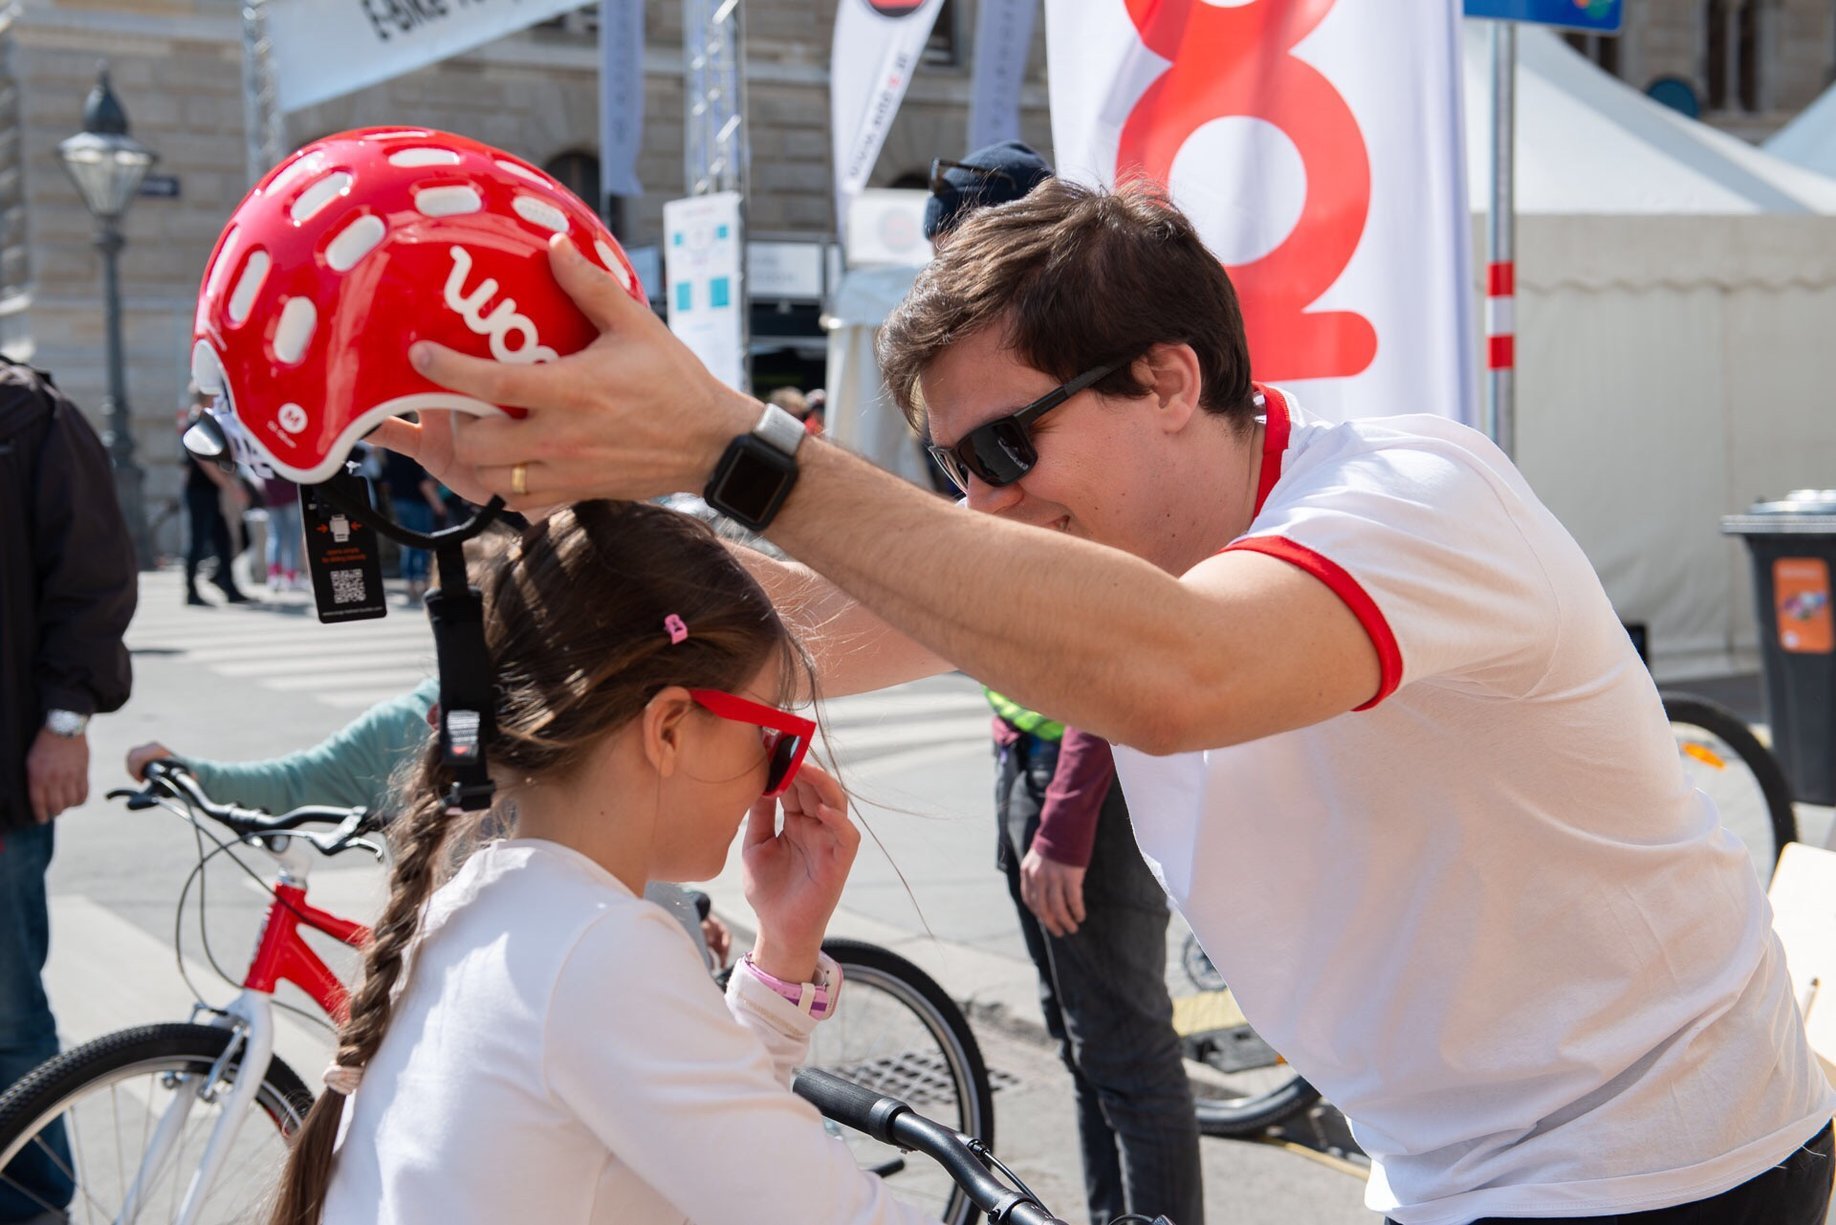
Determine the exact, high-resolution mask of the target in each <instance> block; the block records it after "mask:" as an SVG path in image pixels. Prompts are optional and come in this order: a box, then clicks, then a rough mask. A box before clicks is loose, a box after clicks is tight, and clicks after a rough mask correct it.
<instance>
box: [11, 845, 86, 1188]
mask: <svg viewBox="0 0 1836 1225" xmlns="http://www.w3.org/2000/svg"><path fill="white" fill-rule="evenodd" d="M55 828H56V827H55V826H52V825H33V826H29V827H27V828H25V829H15V830H8V831H6V832H5V833H3V834H0V1089H4V1088H6V1087H8V1086H10V1085H12V1083H13V1082H14V1081H16V1080H18V1079H20V1078H21V1077H23V1076H24V1075H25V1074H26V1073H27V1072H30V1071H31V1070H32V1069H33V1068H35V1067H37V1066H38V1065H39V1064H41V1063H43V1062H44V1061H45V1060H47V1059H49V1058H51V1057H52V1056H53V1055H55V1054H57V1021H56V1019H55V1018H54V1017H52V1015H51V1002H50V1001H49V1000H48V999H46V998H45V987H44V983H43V981H42V980H41V979H40V974H41V973H42V972H43V971H44V968H45V954H46V953H47V952H48V950H49V947H50V939H51V917H50V911H49V907H48V905H47V902H46V898H45V871H46V869H47V868H49V867H50V866H51V846H52V830H53V829H55ZM46 1138H47V1140H48V1141H49V1142H50V1143H51V1144H52V1145H53V1147H54V1148H55V1149H56V1150H57V1153H56V1155H57V1157H58V1159H59V1160H61V1161H62V1162H63V1164H64V1167H65V1168H66V1169H68V1168H69V1165H70V1153H69V1149H68V1148H67V1147H66V1146H65V1143H64V1135H63V1132H62V1130H61V1129H60V1130H58V1131H56V1132H55V1133H48V1134H47V1137H46ZM72 1190H73V1188H72V1187H71V1184H70V1181H69V1180H68V1179H67V1178H64V1177H63V1176H62V1174H60V1173H59V1171H58V1169H57V1166H56V1165H55V1164H54V1163H53V1162H52V1161H51V1159H50V1154H47V1153H45V1152H44V1151H42V1150H38V1151H36V1152H27V1153H24V1154H22V1155H21V1156H19V1157H18V1158H17V1159H15V1160H14V1162H13V1164H12V1165H10V1166H8V1167H7V1168H6V1169H5V1170H4V1171H0V1221H24V1220H30V1219H31V1218H32V1217H34V1216H37V1215H38V1214H39V1213H40V1212H42V1211H43V1210H44V1209H45V1208H46V1207H48V1206H55V1207H62V1206H63V1205H65V1204H68V1203H69V1202H70V1199H71V1194H72Z"/></svg>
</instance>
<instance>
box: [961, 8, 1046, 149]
mask: <svg viewBox="0 0 1836 1225" xmlns="http://www.w3.org/2000/svg"><path fill="white" fill-rule="evenodd" d="M1038 10H1039V0H981V4H980V6H979V7H978V8H977V9H976V14H975V79H974V85H973V88H972V89H971V91H970V94H969V139H968V142H967V143H966V144H964V145H963V149H964V151H965V152H972V151H974V150H976V149H986V148H987V147H988V146H989V145H994V144H999V143H1000V142H1002V141H1004V140H1019V139H1020V89H1021V87H1022V86H1023V85H1025V84H1026V58H1027V53H1028V52H1030V51H1031V50H1032V49H1033V15H1034V14H1035V13H1036V12H1038Z"/></svg>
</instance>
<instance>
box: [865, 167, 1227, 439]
mask: <svg viewBox="0 0 1836 1225" xmlns="http://www.w3.org/2000/svg"><path fill="white" fill-rule="evenodd" d="M991 325H993V326H999V327H1001V328H1003V329H1004V330H1005V333H1006V340H1007V344H1008V346H1009V347H1011V348H1012V349H1013V350H1014V352H1015V354H1016V355H1017V356H1018V357H1019V358H1020V360H1021V361H1023V362H1025V363H1026V364H1027V365H1029V366H1031V367H1033V368H1034V369H1036V370H1039V371H1041V372H1043V373H1045V374H1049V375H1051V376H1052V377H1053V378H1055V379H1058V380H1060V381H1067V380H1070V379H1073V378H1076V377H1077V376H1078V375H1079V374H1082V373H1083V372H1084V371H1086V370H1089V369H1091V368H1093V367H1095V366H1100V365H1103V364H1104V363H1106V362H1124V363H1132V362H1133V361H1134V360H1135V359H1136V358H1139V357H1141V356H1142V355H1143V354H1145V353H1146V352H1147V350H1148V348H1149V347H1150V346H1152V345H1156V344H1188V345H1191V346H1192V348H1193V351H1194V352H1196V353H1197V354H1198V361H1199V371H1200V374H1201V376H1202V383H1201V391H1200V400H1199V403H1200V405H1201V406H1202V407H1204V408H1205V409H1207V410H1208V411H1210V412H1214V413H1219V414H1222V415H1224V416H1228V417H1232V418H1234V419H1236V420H1237V421H1239V422H1247V421H1248V420H1249V418H1250V416H1251V414H1252V412H1253V409H1252V408H1251V404H1250V382H1249V380H1250V362H1249V344H1248V342H1247V340H1246V339H1245V338H1244V334H1243V313H1242V311H1241V310H1239V309H1238V306H1237V294H1236V291H1235V290H1234V289H1232V288H1231V284H1230V278H1229V277H1228V276H1226V275H1225V273H1224V268H1223V265H1221V264H1219V263H1218V259H1217V256H1215V255H1213V254H1212V253H1211V252H1210V251H1208V250H1207V249H1206V248H1205V244H1204V243H1203V242H1202V241H1201V240H1200V239H1199V236H1198V231H1197V230H1195V229H1194V228H1193V226H1192V222H1191V221H1189V220H1187V218H1186V216H1185V214H1183V213H1181V212H1180V211H1179V210H1178V209H1176V208H1174V207H1173V205H1172V203H1171V201H1169V200H1168V199H1167V196H1166V193H1165V192H1164V191H1163V190H1161V189H1160V188H1158V187H1155V186H1153V185H1151V184H1147V183H1141V182H1135V183H1126V184H1124V185H1122V186H1120V187H1118V188H1116V189H1115V190H1113V191H1106V190H1103V189H1100V188H1092V187H1084V186H1080V185H1079V184H1076V183H1072V182H1069V181H1067V180H1064V179H1049V180H1047V181H1046V182H1044V183H1041V184H1040V185H1039V186H1038V187H1035V188H1034V189H1033V190H1032V191H1031V192H1030V193H1028V194H1027V196H1026V197H1025V198H1024V199H1022V200H1016V201H1014V202H1013V203H1012V204H1004V205H1001V206H999V207H995V208H985V209H980V210H977V211H976V212H975V213H974V214H973V215H971V216H969V217H968V218H966V219H965V220H964V221H963V223H962V225H961V226H960V227H958V228H957V229H956V230H955V231H953V232H952V234H951V235H950V241H949V243H948V244H946V245H945V246H944V247H943V248H942V249H941V250H940V251H939V252H938V253H937V257H936V258H935V259H933V260H932V261H931V263H930V264H929V265H928V266H927V267H926V268H925V269H924V271H922V272H920V273H919V274H918V279H917V280H916V281H915V282H914V283H913V285H912V291H911V292H910V293H909V294H907V295H906V298H905V301H904V302H902V303H900V304H899V306H898V307H897V308H896V309H895V310H894V311H893V312H892V314H891V315H890V316H888V318H887V320H886V322H885V324H883V325H882V326H881V328H880V336H879V340H878V342H877V348H878V353H879V359H880V369H881V372H882V373H883V374H884V375H885V378H886V385H887V386H888V387H889V388H890V389H891V390H892V394H893V398H894V400H895V401H896V402H897V403H898V405H899V411H900V412H902V413H904V414H905V419H906V420H907V421H908V422H910V423H911V424H912V426H913V428H915V429H919V430H922V429H924V416H925V413H924V406H923V404H922V402H921V399H920V396H919V392H918V378H919V376H920V375H922V374H923V373H924V371H925V369H926V367H928V366H929V365H930V364H931V362H933V361H934V360H936V358H937V356H938V355H939V354H940V353H942V352H943V351H944V350H945V349H947V348H949V347H950V346H951V345H952V344H954V343H956V342H957V341H959V340H962V339H963V338H964V337H966V336H969V335H971V334H973V333H975V332H978V331H980V330H981V329H983V328H985V327H989V326H991ZM1096 389H1097V390H1098V391H1100V392H1102V393H1104V394H1105V395H1114V396H1139V395H1145V394H1147V391H1148V388H1147V386H1146V385H1145V384H1143V383H1142V382H1141V381H1140V380H1138V379H1137V378H1135V376H1134V373H1133V371H1132V369H1131V368H1130V366H1128V365H1124V366H1123V367H1122V368H1121V369H1119V370H1117V371H1115V372H1114V373H1112V374H1110V375H1108V376H1106V377H1104V378H1103V379H1102V380H1100V381H1099V382H1098V383H1097V384H1096Z"/></svg>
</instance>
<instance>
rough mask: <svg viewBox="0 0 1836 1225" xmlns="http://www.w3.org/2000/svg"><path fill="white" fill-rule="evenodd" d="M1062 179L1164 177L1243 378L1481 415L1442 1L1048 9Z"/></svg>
mask: <svg viewBox="0 0 1836 1225" xmlns="http://www.w3.org/2000/svg"><path fill="white" fill-rule="evenodd" d="M1046 4H1047V7H1046V39H1047V54H1048V59H1049V69H1050V70H1049V73H1048V77H1049V80H1050V84H1051V102H1052V140H1053V151H1054V153H1055V154H1056V155H1057V158H1058V172H1059V173H1060V174H1062V175H1065V176H1066V177H1069V178H1075V179H1079V180H1081V181H1084V182H1096V183H1114V182H1115V181H1116V180H1117V179H1118V178H1126V177H1128V176H1129V175H1131V174H1145V175H1146V176H1147V177H1149V178H1151V179H1153V180H1155V181H1158V182H1160V183H1163V184H1166V185H1167V186H1168V188H1169V189H1170V191H1171V193H1172V195H1173V198H1174V200H1175V201H1176V202H1177V203H1178V204H1179V206H1180V207H1181V208H1182V209H1183V210H1185V212H1186V213H1187V214H1189V215H1190V216H1191V217H1192V220H1193V221H1194V223H1195V224H1196V225H1197V226H1198V229H1199V232H1200V234H1202V235H1203V236H1204V239H1205V241H1206V243H1207V244H1208V245H1209V246H1210V247H1211V249H1212V250H1213V251H1214V252H1216V254H1217V255H1218V257H1219V259H1220V260H1222V261H1223V263H1224V266H1225V267H1226V268H1227V269H1228V270H1229V272H1230V276H1231V280H1232V281H1233V282H1234V283H1235V285H1236V288H1237V294H1238V296H1239V298H1240V299H1241V300H1242V304H1243V314H1244V319H1245V323H1246V325H1247V327H1248V330H1249V343H1250V359H1251V362H1252V366H1253V369H1254V372H1255V376H1256V378H1258V379H1260V380H1263V381H1266V382H1270V383H1279V384H1281V385H1282V386H1284V387H1288V388H1291V389H1292V390H1294V391H1295V393H1296V394H1297V395H1299V396H1300V397H1301V402H1302V404H1303V405H1305V406H1306V407H1308V408H1310V409H1312V410H1313V411H1315V412H1319V413H1322V414H1324V415H1326V416H1329V417H1332V418H1335V419H1344V418H1350V417H1369V416H1379V415H1385V414H1391V413H1403V412H1431V413H1437V414H1439V415H1442V416H1447V417H1453V418H1456V419H1459V420H1462V421H1466V422H1469V423H1470V422H1474V421H1476V420H1477V409H1476V401H1477V394H1476V393H1477V377H1476V368H1477V355H1476V353H1475V352H1474V331H1473V322H1472V310H1473V307H1472V284H1473V282H1472V279H1471V277H1472V273H1471V267H1472V252H1471V249H1470V247H1471V228H1470V227H1471V221H1470V219H1469V217H1468V214H1467V205H1466V175H1465V169H1464V156H1465V155H1464V142H1463V133H1462V128H1461V114H1460V109H1461V107H1460V95H1461V63H1460V27H1459V20H1460V19H1459V7H1460V6H1459V0H1250V3H1247V4H1245V3H1237V4H1235V5H1232V6H1222V5H1219V4H1215V3H1211V2H1208V0H1157V2H1155V0H1046Z"/></svg>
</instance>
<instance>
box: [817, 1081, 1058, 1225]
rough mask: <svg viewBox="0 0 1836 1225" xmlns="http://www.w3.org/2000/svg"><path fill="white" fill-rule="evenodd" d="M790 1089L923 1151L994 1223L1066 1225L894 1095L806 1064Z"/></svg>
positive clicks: (884, 1138)
mask: <svg viewBox="0 0 1836 1225" xmlns="http://www.w3.org/2000/svg"><path fill="white" fill-rule="evenodd" d="M791 1091H792V1092H794V1093H795V1094H796V1095H797V1096H798V1097H800V1098H802V1099H803V1100H804V1101H806V1102H809V1103H810V1104H811V1105H812V1106H814V1107H816V1109H817V1110H819V1111H821V1112H822V1114H823V1117H825V1118H829V1119H833V1120H834V1121H835V1122H837V1123H840V1124H841V1125H842V1126H844V1127H852V1128H854V1130H856V1131H860V1132H865V1133H866V1134H867V1135H869V1136H872V1137H873V1138H874V1139H875V1140H878V1141H880V1142H881V1143H883V1144H893V1145H897V1146H898V1147H900V1148H903V1149H909V1150H910V1151H912V1152H916V1153H921V1154H923V1155H924V1156H926V1157H929V1158H930V1159H931V1160H932V1161H935V1162H936V1163H937V1164H938V1165H940V1166H942V1167H943V1169H944V1172H945V1173H946V1174H948V1175H949V1176H950V1178H951V1179H952V1180H953V1181H954V1182H955V1183H956V1185H957V1186H959V1187H961V1188H962V1189H963V1190H964V1191H966V1192H968V1195H969V1198H970V1200H971V1201H972V1202H974V1204H975V1206H976V1207H977V1208H979V1209H980V1210H981V1211H982V1212H985V1213H987V1214H988V1219H989V1221H991V1222H993V1223H994V1225H1065V1223H1064V1222H1063V1221H1061V1220H1059V1219H1058V1218H1057V1217H1055V1216H1053V1215H1052V1214H1051V1213H1050V1212H1048V1211H1046V1209H1045V1206H1044V1205H1042V1204H1040V1203H1039V1202H1038V1201H1037V1200H1034V1199H1032V1198H1029V1197H1028V1196H1026V1195H1023V1194H1021V1193H1020V1192H1018V1191H1016V1190H1014V1189H1013V1188H1012V1187H1009V1186H1007V1185H1006V1184H1005V1183H1003V1182H1001V1180H1000V1179H998V1178H996V1177H995V1176H994V1175H993V1174H991V1173H989V1171H988V1168H987V1167H986V1166H985V1165H983V1164H982V1160H981V1158H980V1157H979V1156H977V1154H976V1150H975V1148H973V1147H971V1146H972V1144H975V1143H979V1142H977V1141H972V1140H971V1139H970V1138H969V1137H967V1136H964V1135H962V1134H961V1133H959V1132H957V1131H955V1130H953V1129H951V1128H949V1127H945V1126H944V1125H943V1124H942V1123H939V1122H936V1121H935V1120H933V1119H927V1118H925V1117H924V1116H923V1115H921V1114H919V1113H917V1112H916V1111H914V1110H913V1109H912V1108H911V1107H910V1106H907V1105H906V1104H905V1103H904V1102H902V1101H900V1100H899V1099H898V1098H896V1097H888V1096H886V1095H885V1094H883V1093H876V1092H874V1091H873V1090H872V1089H868V1088H866V1087H864V1086H862V1085H857V1084H855V1083H854V1082H853V1081H851V1080H844V1079H842V1078H841V1077H839V1076H836V1075H835V1074H834V1073H832V1072H825V1071H823V1070H822V1069H821V1068H804V1069H803V1070H802V1071H800V1072H798V1073H797V1078H796V1080H794V1081H792V1082H791Z"/></svg>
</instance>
